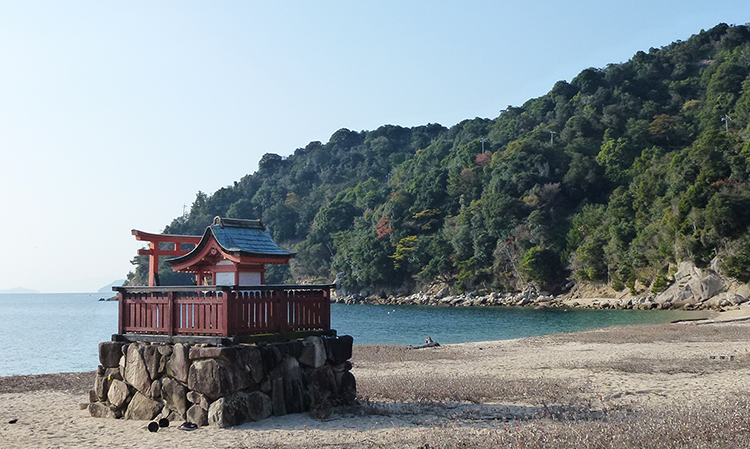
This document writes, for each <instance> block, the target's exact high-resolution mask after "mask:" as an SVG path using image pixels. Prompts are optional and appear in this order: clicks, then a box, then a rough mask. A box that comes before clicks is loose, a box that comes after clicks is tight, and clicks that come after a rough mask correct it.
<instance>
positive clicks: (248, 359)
mask: <svg viewBox="0 0 750 449" xmlns="http://www.w3.org/2000/svg"><path fill="white" fill-rule="evenodd" d="M237 364H238V365H240V366H242V367H243V368H244V369H245V370H246V371H247V372H249V373H250V376H251V377H252V378H253V381H254V382H255V383H260V381H262V380H263V377H264V376H265V374H264V372H263V356H262V355H261V353H260V349H258V348H255V347H248V348H242V349H241V350H240V351H239V354H238V357H237Z"/></svg>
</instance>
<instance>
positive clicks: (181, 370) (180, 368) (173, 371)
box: [166, 343, 190, 383]
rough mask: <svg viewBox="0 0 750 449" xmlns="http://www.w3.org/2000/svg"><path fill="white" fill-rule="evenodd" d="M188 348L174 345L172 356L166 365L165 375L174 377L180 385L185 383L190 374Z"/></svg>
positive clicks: (187, 346) (180, 344)
mask: <svg viewBox="0 0 750 449" xmlns="http://www.w3.org/2000/svg"><path fill="white" fill-rule="evenodd" d="M189 352H190V346H189V345H184V344H182V343H176V344H175V345H174V346H173V347H172V355H171V356H170V357H169V360H168V361H167V364H166V371H167V375H168V376H170V377H174V378H175V379H177V380H179V381H180V382H182V383H187V381H188V374H189V373H190V358H189V356H188V354H189Z"/></svg>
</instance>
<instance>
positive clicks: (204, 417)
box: [185, 404, 208, 426]
mask: <svg viewBox="0 0 750 449" xmlns="http://www.w3.org/2000/svg"><path fill="white" fill-rule="evenodd" d="M185 418H186V419H187V420H188V421H190V422H191V423H194V424H197V425H199V426H207V425H208V411H207V410H206V409H204V408H203V407H201V406H199V405H198V404H195V405H193V406H192V407H190V408H189V409H188V410H187V413H185Z"/></svg>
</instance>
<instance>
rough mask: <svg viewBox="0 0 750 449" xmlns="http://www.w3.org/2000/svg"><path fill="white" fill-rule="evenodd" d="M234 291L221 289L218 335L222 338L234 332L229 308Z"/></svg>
mask: <svg viewBox="0 0 750 449" xmlns="http://www.w3.org/2000/svg"><path fill="white" fill-rule="evenodd" d="M233 298H234V291H233V290H232V289H229V288H223V289H221V309H222V310H221V313H220V314H219V315H220V317H221V322H220V323H219V333H220V334H221V335H222V336H224V337H229V336H230V335H232V333H233V332H234V323H232V313H231V312H230V310H229V309H230V308H231V305H232V299H233Z"/></svg>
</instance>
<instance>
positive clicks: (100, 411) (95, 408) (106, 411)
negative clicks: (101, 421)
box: [88, 402, 120, 419]
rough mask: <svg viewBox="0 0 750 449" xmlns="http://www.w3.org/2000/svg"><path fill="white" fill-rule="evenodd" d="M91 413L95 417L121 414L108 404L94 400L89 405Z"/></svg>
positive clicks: (117, 416) (115, 416) (114, 416)
mask: <svg viewBox="0 0 750 449" xmlns="http://www.w3.org/2000/svg"><path fill="white" fill-rule="evenodd" d="M88 410H89V414H90V415H91V416H92V417H94V418H113V419H114V418H119V417H120V414H119V413H118V412H117V410H115V409H113V408H112V407H110V406H109V405H107V404H104V403H102V402H92V403H90V404H89V405H88Z"/></svg>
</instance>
